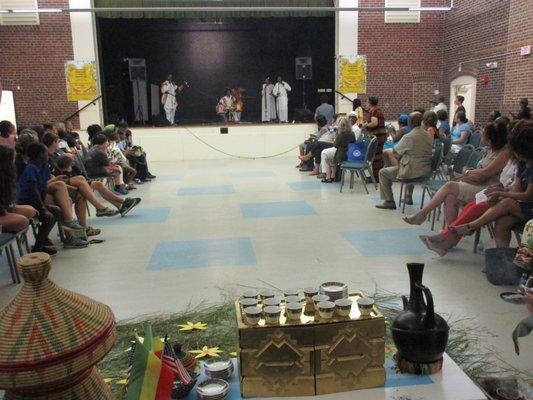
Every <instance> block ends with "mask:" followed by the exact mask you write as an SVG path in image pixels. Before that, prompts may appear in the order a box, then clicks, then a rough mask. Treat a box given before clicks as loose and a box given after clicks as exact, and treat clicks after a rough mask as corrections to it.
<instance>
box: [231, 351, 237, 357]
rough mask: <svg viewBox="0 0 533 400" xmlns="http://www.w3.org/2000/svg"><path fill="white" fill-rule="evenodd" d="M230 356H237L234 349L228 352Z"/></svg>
mask: <svg viewBox="0 0 533 400" xmlns="http://www.w3.org/2000/svg"><path fill="white" fill-rule="evenodd" d="M229 355H230V356H232V357H237V352H236V351H232V352H231V353H229Z"/></svg>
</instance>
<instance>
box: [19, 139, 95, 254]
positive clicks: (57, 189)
mask: <svg viewBox="0 0 533 400" xmlns="http://www.w3.org/2000/svg"><path fill="white" fill-rule="evenodd" d="M26 154H27V157H28V164H27V165H26V167H25V168H24V171H23V173H22V175H21V176H19V178H18V199H17V204H19V205H29V206H32V207H33V208H35V209H36V210H37V211H38V212H39V215H40V216H41V215H47V209H46V206H45V204H46V205H49V204H50V205H57V206H58V207H59V208H60V209H61V213H62V215H63V221H61V222H60V223H61V226H62V227H63V228H64V229H65V231H66V234H67V236H68V240H67V242H66V243H65V244H64V245H65V247H66V248H79V247H87V246H88V244H89V243H88V242H87V241H86V240H85V239H82V238H81V237H78V236H75V235H73V234H72V231H76V232H80V231H83V232H84V231H85V227H83V226H81V225H80V224H79V223H78V221H76V220H75V219H74V215H73V213H72V202H71V199H70V196H69V192H68V188H67V185H66V184H65V182H64V181H63V180H62V179H63V177H52V175H51V174H50V169H49V168H48V164H47V161H48V152H47V149H46V147H45V146H44V145H43V144H41V143H37V142H33V143H30V144H28V146H27V148H26Z"/></svg>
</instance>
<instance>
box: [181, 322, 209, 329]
mask: <svg viewBox="0 0 533 400" xmlns="http://www.w3.org/2000/svg"><path fill="white" fill-rule="evenodd" d="M180 326H181V329H180V332H192V331H205V330H206V329H207V324H204V323H203V322H194V323H193V322H189V321H187V323H186V324H185V325H180Z"/></svg>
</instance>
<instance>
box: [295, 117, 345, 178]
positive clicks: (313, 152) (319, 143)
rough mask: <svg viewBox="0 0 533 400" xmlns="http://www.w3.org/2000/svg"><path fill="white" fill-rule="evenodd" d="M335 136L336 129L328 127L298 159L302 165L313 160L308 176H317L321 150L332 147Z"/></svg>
mask: <svg viewBox="0 0 533 400" xmlns="http://www.w3.org/2000/svg"><path fill="white" fill-rule="evenodd" d="M350 129H351V128H350ZM336 135H337V130H336V128H333V127H331V126H328V127H327V128H326V129H325V130H324V132H323V133H322V134H321V135H320V136H317V140H316V141H315V142H313V143H312V144H311V145H310V146H309V148H308V153H307V154H306V155H304V156H300V157H298V158H299V159H300V160H301V161H302V162H304V163H305V162H307V161H310V160H311V159H314V168H313V171H311V173H310V174H309V175H318V171H319V169H320V163H321V162H322V159H321V156H322V150H324V149H327V148H329V147H333V143H334V142H335V136H336Z"/></svg>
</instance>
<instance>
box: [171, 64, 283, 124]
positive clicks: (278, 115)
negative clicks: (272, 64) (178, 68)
mask: <svg viewBox="0 0 533 400" xmlns="http://www.w3.org/2000/svg"><path fill="white" fill-rule="evenodd" d="M186 87H189V85H188V83H187V82H185V81H183V82H182V83H180V84H176V83H174V82H173V80H172V75H171V74H169V75H168V76H167V80H166V81H165V82H163V83H162V84H161V94H162V97H161V103H162V105H163V108H164V110H165V116H166V119H167V120H168V122H169V123H170V124H171V125H176V119H175V118H176V109H177V108H178V101H177V95H178V94H179V93H181V92H182V91H183V90H184V89H185V88H186ZM290 91H291V87H290V85H289V84H288V83H287V82H285V81H284V80H283V77H282V76H281V75H280V76H278V77H277V80H276V83H275V84H273V83H272V79H271V78H270V76H267V77H266V79H265V81H264V82H263V86H262V89H261V121H262V122H275V121H278V122H282V123H287V122H289V108H288V105H289V97H288V93H289V92H290ZM244 93H245V89H243V88H242V87H240V86H235V87H233V88H227V89H226V91H225V93H224V96H222V97H220V98H219V99H218V103H217V105H216V108H215V111H216V113H217V114H218V115H219V116H220V117H221V118H222V120H223V121H224V122H225V123H228V122H233V123H239V122H240V121H241V115H242V112H243V110H244V100H243V99H244Z"/></svg>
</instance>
